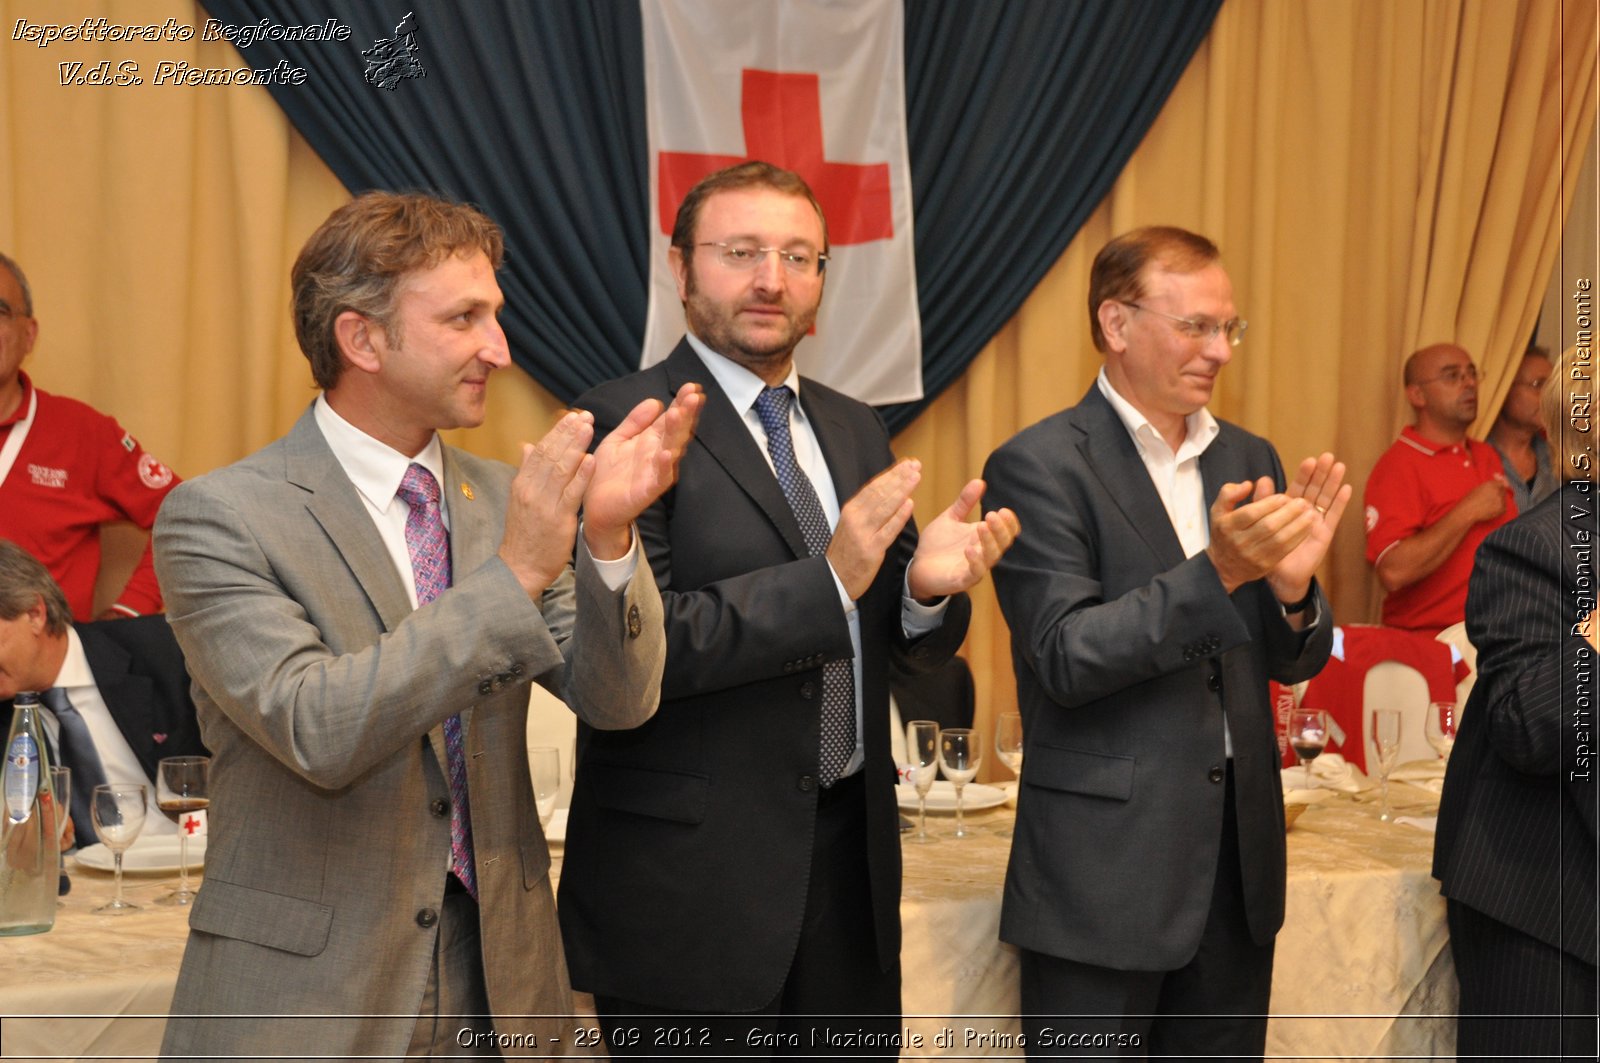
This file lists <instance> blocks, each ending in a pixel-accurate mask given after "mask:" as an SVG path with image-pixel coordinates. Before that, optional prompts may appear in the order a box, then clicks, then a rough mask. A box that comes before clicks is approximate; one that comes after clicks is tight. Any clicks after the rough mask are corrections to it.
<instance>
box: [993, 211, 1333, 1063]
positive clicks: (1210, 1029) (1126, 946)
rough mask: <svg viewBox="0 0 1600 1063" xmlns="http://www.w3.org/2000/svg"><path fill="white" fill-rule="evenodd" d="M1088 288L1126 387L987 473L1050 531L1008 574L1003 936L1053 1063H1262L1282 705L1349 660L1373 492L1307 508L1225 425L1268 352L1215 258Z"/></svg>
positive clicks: (1113, 385) (1208, 254) (1096, 326)
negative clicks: (1333, 606) (1017, 779)
mask: <svg viewBox="0 0 1600 1063" xmlns="http://www.w3.org/2000/svg"><path fill="white" fill-rule="evenodd" d="M1089 284H1090V287H1089V310H1090V324H1091V331H1092V333H1093V337H1094V343H1095V346H1096V347H1097V348H1099V349H1100V351H1101V352H1102V353H1103V354H1104V355H1105V367H1104V369H1103V370H1102V372H1101V374H1100V377H1099V379H1098V380H1097V381H1096V382H1095V384H1094V385H1093V386H1092V387H1090V388H1089V391H1088V394H1086V395H1085V396H1084V397H1083V400H1082V401H1081V402H1080V403H1079V404H1078V405H1077V406H1074V407H1073V408H1071V409H1069V410H1065V411H1063V412H1061V413H1058V414H1056V415H1054V416H1053V417H1049V418H1047V419H1046V420H1044V421H1042V422H1040V423H1039V424H1037V425H1034V426H1033V427H1031V428H1028V429H1026V430H1025V431H1023V432H1022V433H1020V434H1019V435H1017V436H1016V437H1015V438H1013V439H1012V440H1011V441H1010V442H1008V443H1006V444H1005V445H1004V446H1003V447H1001V448H1000V449H999V450H998V451H996V452H995V453H994V455H993V456H992V457H991V458H990V459H989V463H988V466H987V468H986V469H985V470H984V478H985V479H986V480H987V481H988V483H989V498H988V504H990V505H994V506H1010V507H1011V508H1012V509H1013V510H1015V511H1016V514H1017V517H1018V518H1019V519H1020V520H1021V522H1022V524H1023V526H1024V527H1026V528H1027V529H1028V534H1026V535H1024V536H1022V537H1021V538H1019V539H1018V540H1017V543H1016V545H1015V546H1013V547H1012V548H1011V550H1010V552H1008V553H1007V554H1006V555H1005V556H1004V557H1003V558H1001V559H1000V562H999V564H998V565H997V566H996V568H995V573H994V576H995V590H996V592H997V594H998V596H999V599H1000V607H1001V609H1002V611H1003V612H1004V614H1005V617H1006V621H1007V622H1008V623H1009V624H1010V626H1011V652H1012V659H1013V663H1014V665H1015V667H1016V673H1017V688H1018V698H1019V701H1020V706H1021V711H1022V715H1023V721H1024V722H1023V726H1024V729H1025V731H1026V734H1027V756H1026V757H1025V758H1024V761H1023V770H1022V792H1021V795H1020V798H1019V802H1018V807H1017V826H1016V834H1015V838H1014V840H1013V842H1012V848H1011V862H1010V866H1009V868H1008V870H1007V873H1006V886H1005V898H1004V903H1003V907H1002V911H1001V924H1000V936H1001V938H1002V939H1004V940H1005V941H1008V942H1011V943H1012V944H1015V945H1018V946H1020V947H1021V949H1022V1011H1023V1014H1024V1019H1023V1029H1024V1032H1025V1033H1026V1034H1027V1036H1028V1045H1027V1048H1028V1051H1029V1054H1030V1055H1032V1054H1040V1055H1060V1054H1064V1053H1065V1054H1079V1053H1085V1054H1095V1055H1100V1054H1104V1053H1106V1051H1107V1050H1108V1049H1110V1050H1113V1051H1115V1050H1117V1049H1119V1048H1120V1049H1129V1048H1135V1046H1137V1048H1138V1049H1139V1050H1143V1051H1148V1052H1149V1053H1150V1054H1151V1055H1158V1054H1159V1055H1170V1056H1174V1057H1188V1058H1194V1057H1198V1056H1226V1057H1250V1056H1254V1057H1256V1058H1260V1056H1261V1054H1262V1051H1263V1049H1264V1046H1265V1041H1266V1012H1267V1002H1268V997H1269V992H1270V988H1271V982H1272V946H1273V938H1274V936H1275V935H1276V934H1277V931H1278V927H1279V925H1280V924H1281V923H1282V921H1283V896H1284V846H1283V799H1282V792H1281V788H1280V785H1279V782H1278V764H1279V756H1278V747H1277V743H1276V738H1275V734H1274V720H1273V716H1272V712H1271V709H1270V707H1269V704H1268V699H1267V678H1268V677H1269V676H1270V677H1272V678H1275V679H1277V680H1279V681H1280V682H1295V681H1298V680H1301V679H1305V678H1308V677H1309V676H1311V675H1313V674H1315V673H1316V672H1317V670H1318V669H1320V668H1321V667H1322V664H1323V662H1324V661H1325V660H1326V659H1327V656H1328V651H1329V647H1330V642H1331V628H1332V617H1331V616H1330V615H1329V611H1328V606H1327V602H1326V601H1325V600H1324V598H1323V596H1322V593H1321V591H1319V590H1318V589H1317V586H1316V582H1315V580H1314V579H1313V573H1314V572H1315V571H1316V568H1317V565H1318V564H1319V563H1320V562H1321V561H1322V558H1323V555H1324V554H1325V553H1326V551H1327V548H1328V544H1329V542H1330V541H1331V540H1332V539H1333V531H1334V528H1335V526H1336V525H1337V524H1338V522H1339V518H1340V516H1341V515H1342V514H1343V512H1344V509H1345V505H1346V504H1347V503H1348V501H1349V498H1350V488H1349V487H1348V486H1343V485H1342V481H1343V478H1344V466H1343V465H1342V464H1339V463H1336V462H1335V461H1334V460H1333V456H1332V455H1331V454H1324V455H1322V456H1321V457H1320V458H1315V459H1312V458H1307V459H1306V460H1305V462H1304V463H1303V464H1302V465H1301V466H1300V468H1299V470H1298V472H1297V474H1296V476H1295V479H1294V482H1293V483H1292V484H1290V485H1289V486H1288V488H1287V490H1285V488H1284V476H1283V469H1282V466H1281V465H1280V464H1279V462H1278V457H1277V455H1276V453H1274V451H1273V449H1272V447H1271V445H1269V444H1268V443H1267V442H1266V441H1265V440H1263V439H1260V438H1258V437H1256V436H1253V435H1250V434H1249V433H1248V432H1245V431H1243V430H1242V429H1240V428H1237V427H1235V426H1234V425H1231V424H1227V423H1226V422H1222V421H1218V420H1217V419H1216V418H1214V417H1212V416H1211V414H1210V413H1209V412H1207V410H1206V404H1207V402H1209V401H1210V399H1211V391H1212V387H1213V385H1214V383H1215V381H1216V377H1217V374H1218V372H1219V371H1220V370H1221V369H1222V367H1223V366H1224V365H1226V364H1227V362H1228V360H1229V359H1230V358H1231V357H1232V355H1233V349H1234V346H1235V345H1236V344H1237V343H1238V341H1239V338H1240V336H1241V335H1242V334H1243V333H1244V330H1245V323H1244V322H1243V321H1241V320H1239V318H1238V317H1237V315H1236V314H1235V311H1234V304H1233V286H1232V284H1231V282H1230V281H1229V280H1228V274H1227V273H1226V271H1224V270H1223V268H1222V265H1221V262H1220V261H1219V256H1218V252H1217V249H1216V247H1215V245H1213V244H1212V243H1211V241H1210V240H1207V239H1206V238H1205V237H1203V236H1198V235H1196V234H1194V233H1190V232H1186V231H1184V230H1182V229H1173V228H1164V227H1163V228H1146V229H1139V230H1135V231H1134V232H1131V233H1127V234H1125V235H1123V236H1120V237H1118V238H1117V239H1115V240H1113V241H1111V243H1109V244H1107V245H1106V246H1105V247H1104V248H1103V249H1102V250H1101V251H1100V253H1099V255H1098V256H1096V258H1095V262H1094V266H1093V268H1092V271H1091V273H1090V282H1089ZM1208 503H1209V505H1208ZM1068 1015H1075V1016H1090V1017H1093V1016H1099V1017H1101V1018H1098V1019H1091V1018H1065V1019H1064V1018H1062V1016H1068Z"/></svg>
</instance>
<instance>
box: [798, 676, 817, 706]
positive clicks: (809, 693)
mask: <svg viewBox="0 0 1600 1063" xmlns="http://www.w3.org/2000/svg"><path fill="white" fill-rule="evenodd" d="M800 696H801V697H803V698H805V699H806V700H807V701H810V700H811V699H812V698H814V697H816V696H817V684H815V683H813V682H811V681H810V680H807V681H806V682H804V683H801V684H800Z"/></svg>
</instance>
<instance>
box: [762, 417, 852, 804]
mask: <svg viewBox="0 0 1600 1063" xmlns="http://www.w3.org/2000/svg"><path fill="white" fill-rule="evenodd" d="M793 402H794V392H792V391H790V390H789V389H788V388H787V387H781V388H766V389H765V390H763V391H762V392H761V394H760V395H757V396H756V416H757V417H760V418H761V427H762V428H764V429H765V430H766V433H767V453H768V454H769V455H771V457H772V467H773V469H775V470H776V471H777V474H778V486H780V487H782V488H783V495H784V497H785V498H787V499H788V500H789V508H790V509H792V510H794V519H795V520H796V521H798V522H799V524H800V534H801V536H803V537H804V538H805V541H806V550H807V551H808V552H809V553H810V554H811V556H812V557H821V556H822V555H823V554H826V553H827V552H828V543H829V542H830V541H831V540H832V539H833V530H832V529H831V528H829V527H828V516H827V514H826V513H824V512H823V511H822V503H821V502H820V501H819V500H818V499H817V489H816V488H815V487H813V486H812V484H811V480H810V479H809V478H808V477H807V476H806V473H805V470H804V469H802V468H801V467H800V462H799V459H797V458H796V457H795V454H794V438H793V437H792V436H791V435H790V434H789V406H790V404H791V403H793ZM855 751H856V673H855V665H854V663H853V662H851V661H829V662H828V663H826V664H824V665H823V666H822V748H821V750H820V751H819V754H818V771H817V775H818V777H819V779H820V780H821V782H822V785H823V786H832V785H833V784H834V783H835V782H836V781H837V780H838V778H839V774H840V773H841V772H843V771H844V767H845V765H846V764H848V763H849V762H850V757H851V754H853V753H855Z"/></svg>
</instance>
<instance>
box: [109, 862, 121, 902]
mask: <svg viewBox="0 0 1600 1063" xmlns="http://www.w3.org/2000/svg"><path fill="white" fill-rule="evenodd" d="M111 855H112V856H113V857H115V858H116V861H117V900H116V906H117V907H118V908H121V907H122V850H121V849H118V850H117V851H116V852H114V853H112V854H111Z"/></svg>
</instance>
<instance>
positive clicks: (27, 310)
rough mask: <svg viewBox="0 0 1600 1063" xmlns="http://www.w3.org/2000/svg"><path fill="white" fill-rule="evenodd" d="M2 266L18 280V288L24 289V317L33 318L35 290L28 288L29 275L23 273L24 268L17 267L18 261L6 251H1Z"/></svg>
mask: <svg viewBox="0 0 1600 1063" xmlns="http://www.w3.org/2000/svg"><path fill="white" fill-rule="evenodd" d="M0 266H4V267H5V268H6V269H8V270H10V271H11V275H12V276H13V277H15V278H17V287H19V288H21V289H22V316H23V317H32V316H33V289H32V288H31V287H29V286H28V275H27V274H26V273H24V272H22V267H21V266H19V265H17V263H16V260H15V259H13V258H12V257H11V256H10V255H7V254H6V253H5V252H4V251H0Z"/></svg>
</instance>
